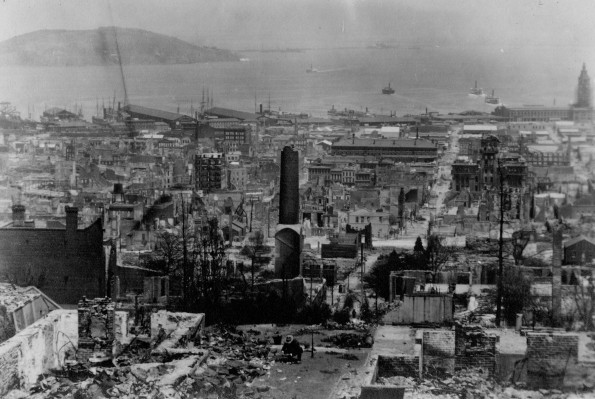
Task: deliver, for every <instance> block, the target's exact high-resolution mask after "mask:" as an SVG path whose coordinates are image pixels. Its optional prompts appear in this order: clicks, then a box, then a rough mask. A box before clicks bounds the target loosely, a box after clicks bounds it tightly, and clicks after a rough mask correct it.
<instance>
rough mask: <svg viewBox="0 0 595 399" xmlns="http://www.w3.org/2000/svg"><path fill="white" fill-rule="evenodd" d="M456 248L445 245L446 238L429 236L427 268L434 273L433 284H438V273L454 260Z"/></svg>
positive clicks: (426, 256) (426, 253) (426, 258)
mask: <svg viewBox="0 0 595 399" xmlns="http://www.w3.org/2000/svg"><path fill="white" fill-rule="evenodd" d="M453 255H454V248H453V247H451V246H447V245H444V237H441V236H439V235H438V234H431V235H430V236H428V242H427V245H426V250H425V260H426V267H427V269H428V270H430V271H431V272H432V282H434V283H435V282H436V276H437V274H438V272H439V271H440V270H441V269H442V268H443V267H444V266H445V265H446V263H448V261H450V260H451V259H452V257H453Z"/></svg>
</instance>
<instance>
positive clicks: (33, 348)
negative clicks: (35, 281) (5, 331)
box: [0, 310, 77, 396]
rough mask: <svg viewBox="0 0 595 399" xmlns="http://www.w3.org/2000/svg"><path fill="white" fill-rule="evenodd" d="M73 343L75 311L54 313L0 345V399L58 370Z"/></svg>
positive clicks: (75, 328)
mask: <svg viewBox="0 0 595 399" xmlns="http://www.w3.org/2000/svg"><path fill="white" fill-rule="evenodd" d="M76 342H77V314H76V311H75V310H55V311H53V312H51V313H50V314H49V315H48V316H46V317H44V318H43V319H40V320H38V321H36V322H35V323H33V324H32V325H30V326H29V327H27V328H26V329H24V330H22V331H21V332H19V333H17V334H16V335H15V336H14V337H12V338H10V339H9V340H7V341H5V342H3V343H2V344H0V396H3V395H5V394H6V393H7V392H9V391H10V390H11V389H14V388H17V387H19V386H21V385H28V384H33V383H35V382H36V381H37V377H38V376H39V375H40V374H41V373H44V372H46V371H47V370H49V369H54V368H59V367H61V366H62V365H63V364H64V359H65V357H66V353H67V352H68V351H69V350H71V349H73V347H74V346H75V345H76Z"/></svg>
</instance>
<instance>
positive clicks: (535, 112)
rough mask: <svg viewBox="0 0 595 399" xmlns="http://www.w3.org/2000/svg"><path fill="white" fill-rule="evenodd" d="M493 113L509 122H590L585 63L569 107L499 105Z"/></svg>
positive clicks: (589, 81)
mask: <svg viewBox="0 0 595 399" xmlns="http://www.w3.org/2000/svg"><path fill="white" fill-rule="evenodd" d="M494 115H496V116H501V117H503V118H504V119H506V120H508V121H510V122H523V121H551V120H568V121H575V122H592V121H593V105H592V103H591V79H590V78H589V74H588V73H587V67H586V65H585V64H583V69H582V70H581V73H580V75H579V78H578V86H577V90H576V102H575V103H574V104H572V105H571V106H570V107H544V106H523V107H504V106H500V107H497V108H496V109H495V110H494Z"/></svg>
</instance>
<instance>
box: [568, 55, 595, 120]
mask: <svg viewBox="0 0 595 399" xmlns="http://www.w3.org/2000/svg"><path fill="white" fill-rule="evenodd" d="M572 111H573V119H574V120H575V121H576V122H592V121H593V105H592V103H591V78H589V75H588V74H587V68H586V66H585V64H583V69H582V71H581V74H580V75H579V77H578V87H577V90H576V103H575V104H574V105H573V107H572Z"/></svg>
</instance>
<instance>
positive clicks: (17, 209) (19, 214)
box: [12, 204, 25, 227]
mask: <svg viewBox="0 0 595 399" xmlns="http://www.w3.org/2000/svg"><path fill="white" fill-rule="evenodd" d="M12 225H13V227H25V205H21V204H16V205H13V206H12Z"/></svg>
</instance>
